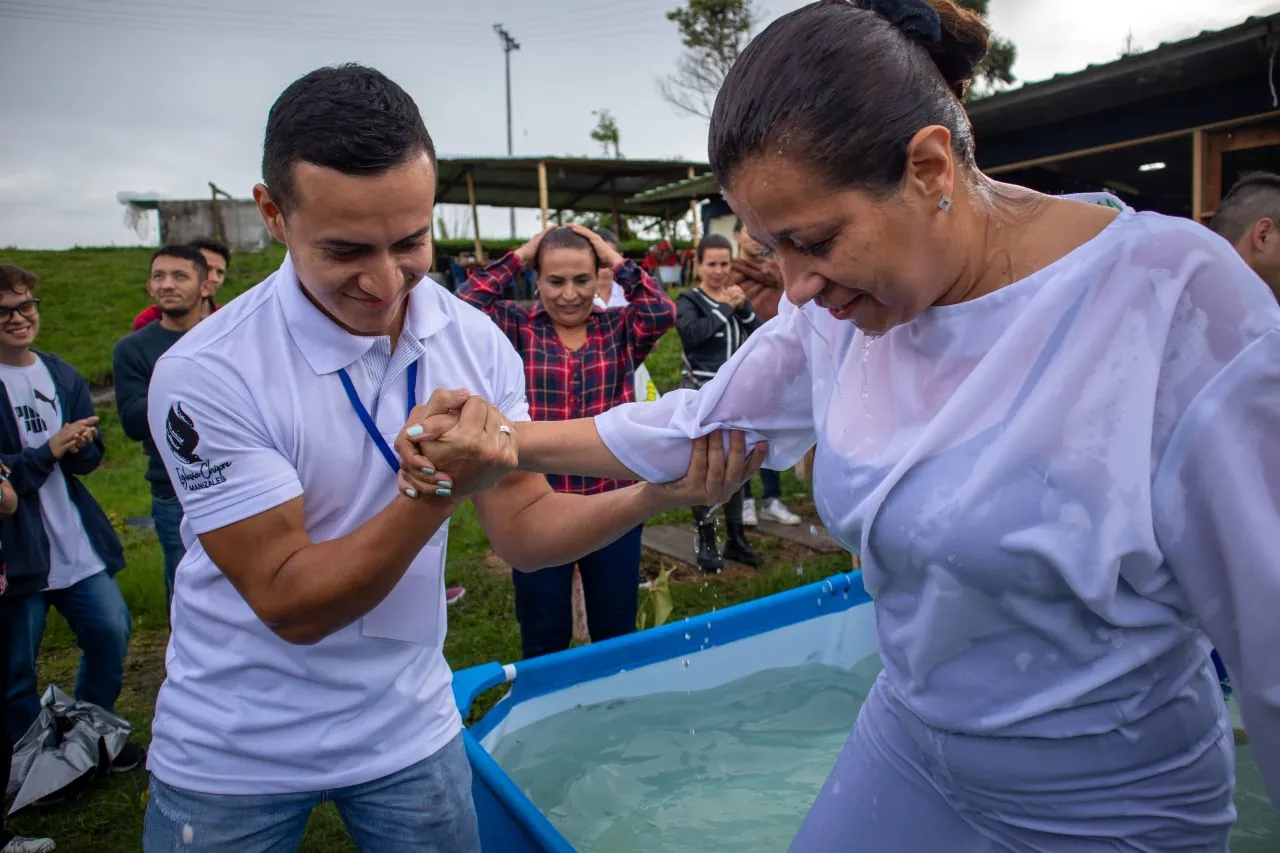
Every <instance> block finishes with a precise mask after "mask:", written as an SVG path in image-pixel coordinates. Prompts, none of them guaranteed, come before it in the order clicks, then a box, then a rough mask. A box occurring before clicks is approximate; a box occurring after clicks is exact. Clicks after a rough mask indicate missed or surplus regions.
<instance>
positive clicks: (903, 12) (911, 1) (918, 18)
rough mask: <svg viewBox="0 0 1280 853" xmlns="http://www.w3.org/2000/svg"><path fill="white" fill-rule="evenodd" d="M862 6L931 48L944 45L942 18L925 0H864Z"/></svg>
mask: <svg viewBox="0 0 1280 853" xmlns="http://www.w3.org/2000/svg"><path fill="white" fill-rule="evenodd" d="M862 8H864V9H866V10H867V11H868V12H875V13H876V14H877V15H879V16H880V17H882V18H884V19H885V20H886V21H888V22H889V23H890V24H892V25H893V26H895V27H897V28H898V29H899V30H901V31H902V32H903V34H904V35H906V36H907V37H908V38H911V39H914V40H915V41H918V42H920V43H922V44H924V45H925V46H927V47H930V48H938V47H941V46H942V18H940V17H938V12H937V10H935V9H934V8H933V7H932V6H930V5H929V4H928V3H927V2H925V0H862Z"/></svg>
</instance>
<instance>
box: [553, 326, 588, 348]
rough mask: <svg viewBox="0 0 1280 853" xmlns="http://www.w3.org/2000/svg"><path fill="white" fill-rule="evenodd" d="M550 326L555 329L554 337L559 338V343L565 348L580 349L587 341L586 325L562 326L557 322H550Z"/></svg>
mask: <svg viewBox="0 0 1280 853" xmlns="http://www.w3.org/2000/svg"><path fill="white" fill-rule="evenodd" d="M551 325H552V328H554V329H555V330H556V337H558V338H559V339H560V343H562V344H564V346H565V349H571V350H576V349H581V348H582V347H583V346H585V345H586V343H587V327H586V325H585V324H584V325H580V326H562V325H560V324H559V323H556V322H552V324H551Z"/></svg>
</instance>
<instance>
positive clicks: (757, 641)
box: [453, 572, 1280, 853]
mask: <svg viewBox="0 0 1280 853" xmlns="http://www.w3.org/2000/svg"><path fill="white" fill-rule="evenodd" d="M869 605H870V598H869V597H868V596H867V594H866V591H865V590H864V588H863V586H862V576H861V573H859V572H853V573H850V574H842V575H836V576H834V577H831V578H829V579H827V580H824V581H819V582H818V583H814V584H809V585H807V586H803V587H800V588H797V589H794V590H790V591H788V592H783V593H779V594H776V595H772V596H768V597H766V598H762V599H759V600H757V601H752V602H748V603H745V604H740V605H737V606H735V607H730V608H727V609H724V610H719V611H716V612H714V613H711V614H707V615H704V616H699V617H693V618H690V619H685V620H677V621H675V622H672V623H668V624H667V625H664V626H662V627H661V628H656V629H652V630H648V631H643V632H639V633H636V634H632V635H629V636H626V637H620V638H617V639H614V640H609V641H607V642H603V643H596V644H592V645H587V646H583V647H581V648H576V649H571V650H569V651H566V652H562V653H560V654H556V655H549V656H547V657H544V658H538V659H535V660H530V661H522V662H519V663H515V664H505V665H503V664H498V663H490V664H485V665H483V666H479V667H475V668H472V669H468V670H464V671H462V672H459V673H457V674H456V675H455V676H454V685H453V688H454V695H455V698H456V700H457V703H458V707H459V709H460V710H461V712H462V715H463V717H464V718H465V717H466V716H467V715H468V713H469V710H470V708H471V706H472V703H473V702H474V701H475V699H476V697H477V696H479V695H480V694H482V693H483V692H485V691H486V690H489V689H492V688H495V687H500V686H503V685H506V686H507V688H508V691H507V694H506V695H505V696H504V697H503V698H502V699H501V700H500V701H499V702H498V703H497V704H495V705H494V706H493V708H492V709H490V711H489V712H488V713H487V714H485V715H484V716H483V718H481V719H480V720H479V721H477V722H476V723H474V724H473V725H472V726H470V727H469V728H468V729H467V730H466V731H465V732H464V735H463V737H464V739H465V743H466V749H467V754H468V756H469V757H470V760H471V766H472V770H473V773H474V784H473V793H474V797H475V804H476V810H477V813H478V815H479V820H480V831H481V836H482V842H483V849H484V850H485V853H524V851H565V853H570V852H571V851H574V850H575V849H582V850H584V851H585V850H610V851H618V850H655V851H656V850H664V849H706V847H705V845H704V844H700V843H696V842H692V843H691V842H690V840H689V839H690V838H691V837H696V835H695V836H689V835H688V834H687V833H688V828H689V826H690V825H693V824H697V823H702V822H708V821H711V822H714V821H716V820H717V819H719V820H720V823H719V824H718V825H717V826H715V827H714V828H713V831H714V832H715V833H717V835H716V836H715V837H717V838H718V837H719V835H718V833H728V834H732V833H733V832H734V831H735V830H737V829H738V828H739V826H740V825H742V826H743V827H744V828H743V829H741V831H742V832H745V833H747V834H746V836H745V837H747V838H751V837H753V835H752V833H757V832H758V831H759V829H760V827H764V828H765V829H766V830H772V831H773V832H774V835H773V836H772V837H771V838H770V839H769V841H768V842H767V843H765V844H764V846H759V845H754V844H748V845H747V846H745V847H742V846H740V847H738V848H734V847H732V845H721V844H716V845H715V846H716V847H717V849H752V850H763V849H766V848H767V849H779V850H781V849H785V847H786V841H785V839H789V838H790V837H791V835H792V834H793V833H794V831H795V829H796V828H798V827H799V823H800V821H801V820H802V819H803V816H804V813H805V811H806V810H807V803H809V802H812V797H813V795H815V794H816V792H817V790H818V787H819V786H820V785H821V781H822V779H823V778H824V777H825V775H826V773H827V772H828V771H829V769H830V767H831V765H832V764H833V763H834V761H835V758H836V755H837V754H838V751H839V745H840V744H841V743H842V742H843V739H844V737H845V736H846V735H847V733H848V731H849V728H850V727H851V725H852V721H853V718H854V716H855V715H856V709H857V706H858V704H860V702H861V697H862V696H865V690H866V689H869V687H870V683H871V681H873V680H874V677H875V674H876V673H877V672H878V670H879V659H878V657H877V655H876V638H875V617H874V613H873V609H872V607H870V606H869ZM815 672H816V673H818V674H819V676H821V675H822V674H823V673H828V675H827V676H826V678H827V682H825V683H824V682H822V681H821V680H819V681H817V682H814V681H812V680H810V681H805V680H803V679H802V678H793V679H792V680H791V681H788V680H787V679H788V678H789V676H788V675H787V674H788V673H807V674H810V675H811V674H812V673H815ZM779 673H781V674H782V675H779ZM832 674H833V675H834V678H835V680H836V681H838V682H841V683H849V684H853V685H855V687H854V688H853V689H852V690H851V692H850V694H849V695H848V696H845V695H835V694H836V691H833V690H830V689H828V690H826V692H825V693H824V686H826V687H829V686H830V683H831V679H832ZM753 679H754V680H753ZM761 679H764V680H761ZM770 679H772V680H770ZM779 679H781V680H779ZM815 684H816V685H817V686H816V687H815V686H814V685H815ZM738 685H749V687H746V688H744V687H738ZM726 690H728V691H730V693H729V694H726V693H725V692H724V691H726ZM734 690H737V692H736V693H733V692H732V691H734ZM859 691H860V693H859ZM788 694H791V696H792V697H793V701H792V702H791V704H790V705H789V706H787V707H784V708H782V709H781V710H780V711H779V710H778V709H777V708H775V707H765V705H762V704H761V703H762V702H764V703H766V704H768V703H772V705H775V706H776V705H777V703H778V701H782V700H785V698H786V696H787V695H788ZM855 694H857V695H855ZM726 696H727V697H728V698H727V699H726ZM765 696H769V697H782V700H779V699H773V698H771V699H767V700H766V699H765V698H764V697H765ZM653 697H675V698H674V699H666V700H664V701H666V702H667V703H668V704H666V705H656V706H655V705H652V704H651V705H649V706H645V707H646V710H645V712H644V713H645V714H646V715H647V716H644V717H641V718H639V719H638V720H637V718H636V717H635V716H634V715H633V716H632V717H630V718H626V717H625V710H621V711H620V710H618V709H625V708H627V707H635V706H637V705H642V704H643V703H645V702H651V701H652V698H653ZM686 697H687V698H686ZM796 697H801V698H796ZM753 703H754V704H753ZM724 704H733V705H736V706H737V708H738V710H737V712H736V713H738V714H739V715H740V717H741V718H742V719H745V720H750V722H748V723H745V724H741V725H739V729H741V730H743V731H746V735H745V736H744V737H742V738H737V737H736V736H737V735H738V734H740V733H741V732H732V733H730V734H732V735H733V736H726V734H725V732H724V731H720V732H716V731H714V727H713V726H712V724H711V722H710V721H707V728H709V729H713V730H712V731H707V730H704V727H703V721H704V719H705V718H704V717H703V716H698V715H706V714H714V708H715V707H716V706H717V705H724ZM832 709H834V711H833V710H832ZM691 710H692V712H693V714H694V716H692V717H690V716H688V713H689V712H690V711H691ZM771 713H772V715H771ZM823 713H825V714H826V715H827V716H826V717H825V724H826V725H827V728H828V730H829V731H827V732H826V734H825V736H826V740H825V741H822V740H813V739H812V738H811V739H810V740H809V741H806V743H808V744H809V747H808V749H809V751H810V752H811V753H812V756H811V757H810V758H809V766H808V770H807V771H804V772H799V771H795V770H794V769H792V770H790V772H789V776H790V777H791V778H787V777H786V776H785V775H784V776H782V777H779V776H776V775H775V776H773V777H769V778H764V779H761V777H760V774H759V772H758V770H759V768H758V766H757V765H758V764H759V763H760V761H759V754H752V755H750V756H745V755H744V756H743V757H742V759H741V761H740V763H738V764H733V759H729V760H728V763H729V764H730V765H731V766H729V767H727V768H723V770H724V773H723V775H722V776H721V777H719V778H718V779H711V780H710V781H708V779H707V778H705V777H706V776H707V770H708V767H707V766H706V765H703V766H701V767H699V768H698V770H697V772H698V774H700V775H702V776H703V777H704V778H703V780H702V782H703V784H704V787H705V788H706V789H708V790H706V791H703V792H701V793H698V792H695V793H694V794H693V795H690V794H689V793H688V792H686V791H680V792H677V794H675V795H672V796H669V797H668V798H667V799H666V800H665V801H662V804H661V805H660V806H659V807H657V808H651V807H650V803H651V802H652V801H653V800H655V799H657V800H660V801H661V800H662V796H661V794H662V793H664V792H662V791H661V790H660V783H659V785H657V786H655V784H654V780H655V779H658V780H661V779H665V778H668V777H671V776H673V775H675V771H678V770H680V769H681V768H680V765H686V764H689V763H690V762H691V761H693V762H696V761H697V758H698V753H699V752H701V753H713V754H715V755H717V756H718V755H719V753H718V752H717V751H718V750H721V749H723V748H724V746H725V744H726V743H728V744H729V746H730V747H733V746H734V745H735V743H734V741H735V740H751V741H752V744H751V745H752V746H753V748H754V747H760V746H761V745H762V744H763V745H764V746H765V747H769V746H770V741H772V744H771V746H772V748H774V749H775V750H782V749H784V748H786V747H791V746H793V745H794V743H795V741H796V740H797V739H800V740H803V739H804V738H805V737H807V736H808V735H809V734H811V731H812V726H811V725H810V726H809V728H808V729H806V728H805V726H806V725H807V724H810V723H812V721H813V720H814V719H815V718H816V717H820V716H822V714H823ZM833 713H834V714H835V716H834V717H833V716H832V714H833ZM609 714H614V717H612V718H610V717H608V715H609ZM681 714H685V715H686V716H684V717H681ZM602 716H603V717H604V718H605V719H608V720H611V721H612V720H622V719H629V720H630V722H629V724H628V725H629V726H630V728H631V729H632V730H633V731H636V730H639V731H641V732H642V734H641V735H639V736H637V737H636V738H634V739H633V740H632V741H631V742H625V741H626V737H623V738H621V740H623V741H624V743H623V744H622V746H621V747H619V748H618V749H614V750H613V752H612V754H611V755H609V756H606V755H604V752H605V751H606V747H605V746H604V745H605V741H604V740H603V739H598V740H597V741H594V742H593V741H591V735H590V733H589V732H588V731H587V730H588V729H591V728H593V727H594V728H597V729H598V728H599V726H593V724H592V721H593V720H596V719H598V718H600V717H602ZM672 718H679V719H680V720H681V722H678V723H676V724H675V725H676V726H685V725H688V726H690V728H689V730H688V731H687V732H684V731H676V730H674V729H673V726H672V724H671V719H672ZM689 720H697V723H696V725H697V731H696V732H695V731H694V729H693V728H692V726H693V723H690V722H688V721H689ZM557 721H567V722H560V723H557ZM833 721H835V722H836V723H837V725H834V726H832V725H831V724H832V722H833ZM612 724H613V722H608V723H606V724H605V725H606V727H607V726H609V725H612ZM557 725H559V726H560V729H561V730H560V731H559V732H555V731H553V729H554V727H555V726H557ZM566 726H568V727H569V730H568V732H566V731H564V729H565V727H566ZM664 726H665V727H666V728H665V730H664V729H663V727H664ZM578 729H581V730H582V739H583V740H584V744H583V745H582V746H581V748H580V749H577V750H575V749H574V746H575V744H574V742H573V739H574V737H575V735H576V733H577V730H578ZM651 730H660V731H651ZM606 731H608V729H607V728H606ZM685 734H687V735H688V737H687V738H685V737H682V736H683V735H685ZM607 740H608V741H614V740H618V738H614V737H609V738H608V739H607ZM641 741H643V742H641ZM655 744H666V746H665V747H663V746H655ZM780 744H783V745H785V746H780ZM608 746H609V748H611V747H612V745H608ZM663 748H666V749H668V754H667V755H665V756H664V755H661V754H659V753H660V751H661V749H663ZM539 749H541V750H542V752H543V753H544V754H545V753H549V754H551V757H552V760H551V761H549V762H548V763H547V764H545V765H544V766H543V767H536V768H534V770H535V771H536V772H532V773H531V772H528V771H529V769H528V768H527V767H526V768H525V769H526V773H525V775H524V776H523V777H521V775H520V773H517V772H515V770H513V769H512V767H513V762H514V763H519V762H516V761H515V758H517V757H519V756H521V755H524V757H525V758H526V759H527V758H528V755H529V754H530V753H536V752H537V751H538V750H539ZM584 750H585V751H584ZM522 751H523V752H522ZM624 753H625V754H624ZM795 753H796V751H795V750H793V751H792V752H791V753H786V752H777V753H773V754H776V755H778V759H777V761H776V762H774V763H776V764H779V765H785V766H786V767H787V768H794V767H796V766H797V760H801V761H802V759H803V756H801V759H797V758H796V754H795ZM766 754H767V753H766ZM495 755H497V756H499V758H500V759H501V760H502V764H500V763H499V760H498V759H495V757H494V756H495ZM691 756H692V758H691ZM535 757H536V756H535ZM543 757H544V758H545V757H546V756H545V755H544V756H543ZM1237 758H1238V767H1237V776H1238V780H1239V785H1238V790H1237V797H1236V802H1237V806H1238V810H1239V823H1238V825H1237V827H1236V829H1235V831H1233V833H1232V850H1233V851H1235V853H1262V851H1274V850H1280V815H1277V813H1276V811H1275V810H1274V809H1273V808H1272V807H1271V804H1270V802H1269V801H1268V799H1267V797H1266V795H1265V792H1264V791H1263V789H1262V784H1261V778H1260V777H1259V776H1258V774H1257V766H1256V764H1255V763H1254V762H1253V761H1252V756H1251V755H1250V754H1249V751H1248V747H1247V746H1243V747H1239V748H1238V751H1237ZM628 762H630V763H628ZM765 763H769V762H768V761H767V760H766V762H765ZM655 765H657V766H658V771H657V772H651V773H650V776H649V777H648V778H645V779H642V780H639V781H637V780H636V779H634V778H631V774H632V771H636V772H639V771H637V768H641V769H649V770H652V767H653V766H655ZM601 767H605V768H609V767H612V769H613V771H615V772H613V773H612V775H610V773H609V772H606V771H605V770H601V769H600V768H601ZM566 768H567V770H568V772H567V774H566V773H565V771H566ZM619 768H621V771H622V772H616V771H618V769H619ZM544 769H545V770H549V771H550V775H552V776H554V775H555V773H556V772H560V773H561V774H562V778H560V779H557V780H555V781H553V782H551V783H550V784H549V785H548V784H542V782H543V781H544V780H543V779H542V778H540V774H543V772H544ZM806 773H807V775H806ZM593 774H594V775H593ZM753 774H754V777H753ZM796 776H805V778H802V779H798V780H797V779H796V778H794V777H796ZM513 777H515V778H513ZM744 777H752V778H753V781H748V782H747V783H744V784H739V780H740V779H742V778H744ZM516 779H520V782H519V783H518V782H517V781H516ZM566 779H568V780H571V781H566ZM793 782H795V783H796V784H797V786H798V787H796V786H793V790H792V791H791V799H790V800H786V799H785V797H784V796H783V795H784V793H785V791H784V790H783V789H784V788H786V787H787V786H788V785H789V784H791V783H793ZM753 784H754V785H756V786H757V787H756V790H755V791H754V792H753V791H750V790H748V791H746V793H741V791H740V792H739V794H740V796H739V800H738V802H737V803H736V804H735V805H736V807H737V808H738V810H739V811H738V814H736V815H733V816H731V817H728V818H726V817H725V816H724V815H723V814H721V812H722V811H723V809H722V805H723V803H722V802H721V801H719V800H716V799H714V798H715V797H720V796H722V792H723V791H724V790H725V789H731V788H738V789H743V788H744V786H745V787H749V786H750V785H753ZM805 786H808V788H806V787H805ZM619 791H621V793H622V794H624V795H625V794H628V793H629V794H631V795H632V796H633V799H632V801H631V804H630V806H628V805H626V804H625V803H623V804H620V803H619V800H618V798H617V796H615V795H617V794H619ZM807 791H808V792H807ZM797 792H798V793H797ZM806 792H807V793H806ZM666 793H670V792H666ZM530 794H532V796H533V799H531V797H530ZM575 797H576V798H577V799H578V802H577V803H572V802H571V801H572V800H573V799H574V798H575ZM611 797H612V799H611ZM743 797H746V798H747V799H742V798H743ZM751 797H754V799H751ZM624 799H625V798H624ZM535 800H538V802H539V803H540V804H541V805H542V808H541V809H540V808H539V805H535ZM646 810H647V811H646ZM637 811H645V813H644V814H642V815H640V816H636V815H634V814H632V812H637ZM757 818H759V820H758V821H757V820H756V819H757ZM753 821H756V822H755V824H754V825H753V824H752V822H753ZM679 831H685V832H686V834H685V835H683V836H682V835H679ZM766 834H767V833H766ZM677 838H678V839H680V840H681V841H683V842H684V843H681V841H677V840H676V839H677ZM570 839H574V841H576V846H575V843H574V841H571V840H570Z"/></svg>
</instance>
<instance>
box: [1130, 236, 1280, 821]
mask: <svg viewBox="0 0 1280 853" xmlns="http://www.w3.org/2000/svg"><path fill="white" fill-rule="evenodd" d="M1206 233H1207V232H1206ZM1220 248H1222V249H1223V250H1224V251H1225V252H1227V253H1229V255H1228V254H1223V255H1221V256H1219V257H1215V258H1214V259H1213V262H1212V263H1211V264H1208V265H1206V267H1205V268H1204V269H1203V270H1202V271H1200V272H1198V273H1196V274H1194V275H1193V277H1192V280H1191V282H1190V283H1189V284H1188V285H1187V288H1186V291H1185V292H1184V294H1183V296H1182V299H1181V301H1180V304H1179V309H1178V314H1177V317H1176V319H1175V322H1174V324H1173V326H1172V328H1171V329H1170V335H1169V339H1168V341H1167V345H1166V362H1165V367H1164V370H1163V374H1162V380H1161V382H1162V387H1161V389H1160V392H1159V395H1160V397H1161V399H1160V400H1158V401H1157V410H1158V412H1163V414H1164V417H1163V418H1161V417H1157V431H1156V436H1155V439H1156V446H1157V449H1158V450H1159V449H1162V451H1163V452H1161V453H1160V454H1159V458H1158V464H1157V466H1156V469H1155V474H1154V476H1153V478H1152V510H1153V516H1154V518H1153V521H1154V523H1155V531H1156V536H1157V539H1158V541H1159V543H1160V547H1161V551H1162V552H1163V553H1164V555H1165V560H1166V562H1167V564H1168V566H1169V568H1170V570H1171V571H1172V573H1173V575H1174V577H1175V578H1177V581H1178V583H1179V585H1180V586H1181V587H1182V588H1183V591H1184V592H1185V595H1186V597H1187V600H1188V602H1189V604H1190V606H1191V609H1192V611H1193V613H1194V615H1195V617H1196V618H1197V620H1198V621H1199V623H1200V626H1201V627H1202V629H1203V630H1204V632H1205V634H1206V635H1207V636H1208V638H1209V639H1210V640H1211V641H1212V642H1213V644H1214V645H1215V646H1216V647H1217V649H1218V653H1219V654H1220V655H1221V656H1222V659H1223V662H1224V663H1225V664H1226V666H1227V669H1228V670H1229V671H1230V673H1231V677H1232V684H1233V686H1234V688H1235V691H1234V692H1235V696H1236V699H1237V701H1238V702H1239V704H1240V709H1241V712H1242V714H1243V716H1244V722H1245V726H1246V728H1247V729H1248V732H1249V740H1250V744H1251V746H1252V747H1253V749H1254V752H1255V754H1256V756H1257V758H1258V763H1259V765H1260V766H1261V769H1262V775H1263V778H1264V779H1265V780H1266V783H1267V786H1268V788H1269V789H1270V791H1271V798H1272V801H1273V802H1275V803H1278V804H1280V655H1277V654H1276V650H1277V649H1280V555H1278V554H1277V551H1276V543H1278V542H1280V440H1277V437H1278V436H1280V310H1278V309H1277V307H1276V304H1275V301H1274V299H1273V297H1272V296H1271V294H1270V293H1269V292H1268V291H1267V289H1266V287H1265V286H1264V285H1263V284H1262V282H1261V281H1259V280H1258V279H1257V277H1256V276H1254V275H1253V273H1252V272H1251V271H1250V270H1248V268H1247V267H1245V266H1244V264H1243V263H1240V262H1239V259H1238V258H1235V257H1234V252H1230V249H1229V247H1226V246H1225V244H1223V246H1222V247H1220ZM1214 254H1215V255H1216V254H1217V253H1216V252H1215V253H1214ZM1175 410H1180V411H1181V416H1180V417H1177V418H1176V419H1175V418H1173V417H1171V415H1172V414H1173V412H1174V411H1175ZM1166 424H1167V425H1168V427H1169V428H1168V429H1162V426H1163V425H1166Z"/></svg>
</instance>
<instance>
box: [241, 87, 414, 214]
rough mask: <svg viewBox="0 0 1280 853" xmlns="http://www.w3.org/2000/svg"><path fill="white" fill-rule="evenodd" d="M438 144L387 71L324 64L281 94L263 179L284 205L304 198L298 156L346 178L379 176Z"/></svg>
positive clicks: (271, 117) (272, 116) (270, 121)
mask: <svg viewBox="0 0 1280 853" xmlns="http://www.w3.org/2000/svg"><path fill="white" fill-rule="evenodd" d="M422 153H426V154H427V156H428V157H430V158H431V162H432V163H435V161H436V147H435V143H433V142H432V141H431V134H429V133H427V127H426V125H425V124H423V122H422V114H421V113H420V112H418V105H417V104H415V103H414V102H413V98H411V97H409V93H407V92H406V91H405V90H404V89H402V88H400V86H398V85H396V83H394V82H392V81H391V80H390V79H389V78H388V77H387V76H386V75H384V74H383V73H382V72H380V71H376V70H375V69H373V68H368V67H366V66H363V65H356V64H347V65H334V66H327V67H325V68H319V69H316V70H315V71H312V72H311V73H310V74H307V75H304V76H303V77H300V78H298V79H297V80H295V81H294V82H293V83H291V84H289V87H288V88H287V89H285V90H284V92H282V93H281V95H280V97H279V98H277V99H276V102H275V103H274V104H273V105H272V106H271V112H270V113H268V114H267V134H266V139H265V141H264V142H263V145H262V180H263V181H264V182H265V183H266V185H267V189H268V190H270V192H271V198H272V200H273V201H275V203H276V204H277V205H279V206H280V209H281V210H287V209H288V207H289V206H291V205H292V204H294V203H295V202H296V201H297V193H296V188H295V187H294V183H293V165H294V164H295V163H297V162H299V161H301V162H304V163H312V164H314V165H316V166H324V167H325V168H329V169H334V170H336V171H339V172H341V173H342V174H344V175H379V174H382V173H383V172H386V171H387V170H389V169H392V168H394V167H396V166H399V165H401V164H402V163H405V162H407V161H408V160H409V159H410V158H412V157H414V156H417V155H419V154H422Z"/></svg>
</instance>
